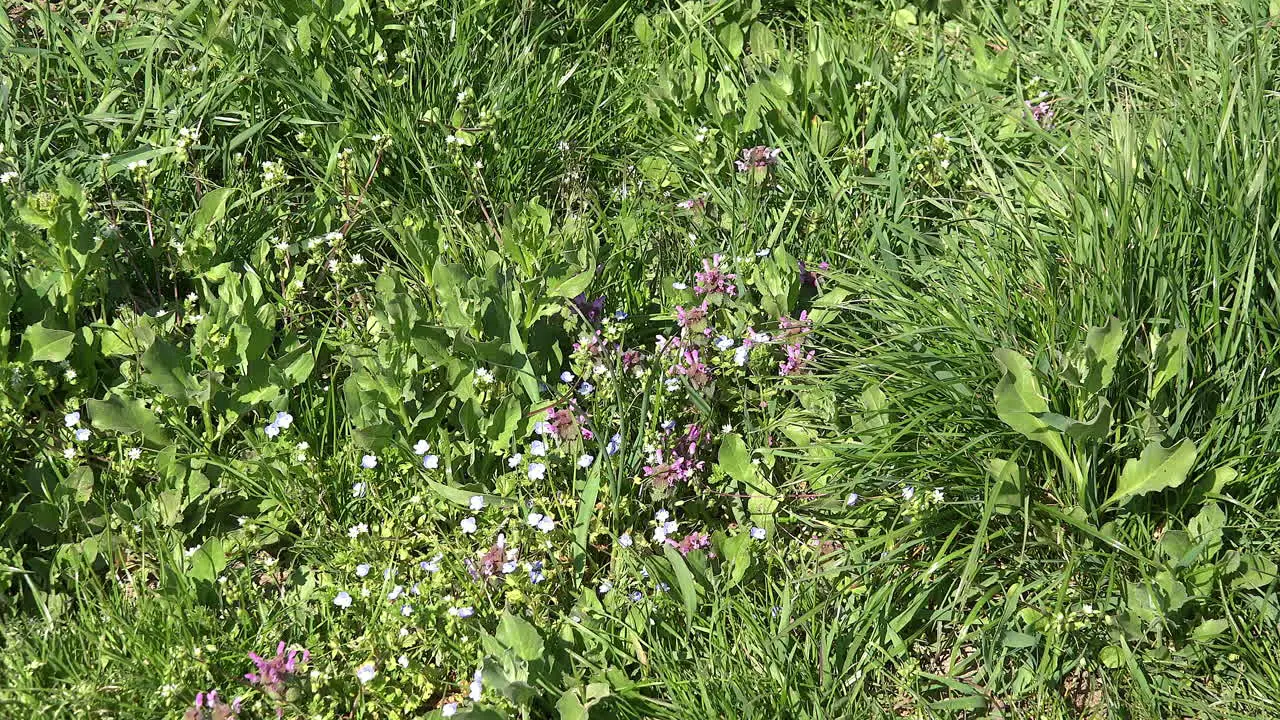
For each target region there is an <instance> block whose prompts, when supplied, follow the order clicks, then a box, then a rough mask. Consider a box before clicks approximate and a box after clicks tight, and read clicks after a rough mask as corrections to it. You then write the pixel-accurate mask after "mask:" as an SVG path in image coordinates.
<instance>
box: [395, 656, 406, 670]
mask: <svg viewBox="0 0 1280 720" xmlns="http://www.w3.org/2000/svg"><path fill="white" fill-rule="evenodd" d="M396 664H397V665H399V666H400V667H402V668H407V667H409V656H408V655H401V656H400V657H398V658H396Z"/></svg>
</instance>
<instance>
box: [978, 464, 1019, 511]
mask: <svg viewBox="0 0 1280 720" xmlns="http://www.w3.org/2000/svg"><path fill="white" fill-rule="evenodd" d="M987 474H989V475H990V476H991V479H992V480H993V481H994V486H993V487H992V490H991V492H992V494H993V495H994V496H995V497H994V498H993V507H994V509H995V511H996V512H997V513H1000V514H1001V515H1008V514H1009V513H1012V512H1016V511H1017V510H1018V509H1019V508H1021V507H1022V493H1023V488H1024V487H1025V480H1024V479H1023V474H1022V467H1021V466H1020V465H1018V463H1016V462H1014V461H1012V460H1001V459H999V458H992V459H990V460H988V461H987Z"/></svg>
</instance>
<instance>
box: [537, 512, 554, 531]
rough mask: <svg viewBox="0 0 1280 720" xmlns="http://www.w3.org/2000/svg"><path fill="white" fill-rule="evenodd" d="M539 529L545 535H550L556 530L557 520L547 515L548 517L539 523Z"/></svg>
mask: <svg viewBox="0 0 1280 720" xmlns="http://www.w3.org/2000/svg"><path fill="white" fill-rule="evenodd" d="M538 529H539V530H541V531H542V532H544V533H549V532H551V531H552V530H555V529H556V521H555V519H554V518H552V517H551V516H550V515H547V516H546V517H544V518H542V521H541V522H539V523H538Z"/></svg>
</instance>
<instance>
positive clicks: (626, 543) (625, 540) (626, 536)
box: [618, 533, 635, 548]
mask: <svg viewBox="0 0 1280 720" xmlns="http://www.w3.org/2000/svg"><path fill="white" fill-rule="evenodd" d="M634 542H635V541H634V540H632V539H631V533H622V536H621V537H619V538H618V544H619V545H621V546H622V547H625V548H629V547H631V545H632V544H633V543H634Z"/></svg>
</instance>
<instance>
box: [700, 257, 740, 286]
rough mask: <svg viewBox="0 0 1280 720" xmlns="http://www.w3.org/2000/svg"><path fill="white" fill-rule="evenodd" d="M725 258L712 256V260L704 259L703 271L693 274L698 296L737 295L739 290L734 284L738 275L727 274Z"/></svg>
mask: <svg viewBox="0 0 1280 720" xmlns="http://www.w3.org/2000/svg"><path fill="white" fill-rule="evenodd" d="M722 261H723V257H722V256H721V255H719V254H716V255H712V256H711V259H710V260H708V259H705V258H704V259H703V261H702V269H701V270H699V271H698V272H695V273H694V274H693V281H694V286H693V292H694V294H697V295H730V296H732V295H735V294H737V292H738V288H737V286H736V285H734V284H733V281H734V280H735V279H737V277H738V276H737V275H735V274H733V273H730V272H725V268H724V267H723V266H722Z"/></svg>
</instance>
